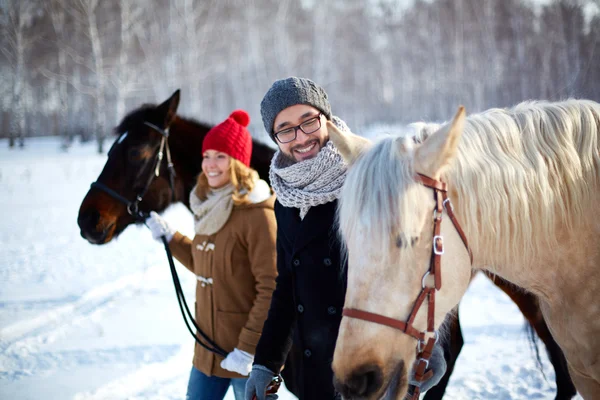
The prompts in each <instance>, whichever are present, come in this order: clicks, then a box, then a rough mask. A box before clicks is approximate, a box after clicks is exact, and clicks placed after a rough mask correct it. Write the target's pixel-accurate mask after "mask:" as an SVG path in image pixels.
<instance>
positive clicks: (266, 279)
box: [169, 195, 277, 378]
mask: <svg viewBox="0 0 600 400" xmlns="http://www.w3.org/2000/svg"><path fill="white" fill-rule="evenodd" d="M274 202H275V196H274V195H272V196H271V197H270V198H269V199H267V200H265V201H263V202H260V203H256V204H245V205H240V206H234V207H233V210H232V212H231V215H230V217H229V219H228V220H227V222H226V223H225V225H224V226H223V227H222V228H221V229H220V230H219V231H218V232H217V233H215V234H213V235H208V236H207V235H196V236H195V237H194V239H193V240H190V239H189V238H188V237H187V236H184V235H182V234H181V233H179V232H177V233H176V234H175V235H174V236H173V239H172V240H171V242H170V243H169V247H170V248H171V251H172V253H173V255H174V256H175V258H177V260H179V262H181V263H182V264H183V265H184V266H185V267H186V268H187V269H189V270H190V271H192V272H193V273H194V274H195V275H196V278H197V280H198V282H197V285H196V307H195V311H196V322H197V324H198V326H199V327H200V329H202V331H203V332H204V333H205V334H206V335H207V336H208V337H210V338H211V339H212V340H213V341H214V342H215V343H216V344H217V345H219V346H220V347H221V348H223V349H224V350H225V351H227V352H230V351H232V350H233V349H234V348H236V347H237V348H238V349H240V350H243V351H246V352H248V353H251V354H254V353H255V349H256V344H257V343H258V339H259V338H260V334H261V331H262V327H263V323H264V321H265V319H266V318H267V312H268V310H269V305H270V302H271V294H272V292H273V290H274V288H275V278H276V276H277V267H276V263H277V254H276V253H277V252H276V247H275V240H276V235H277V225H276V222H275V213H274V211H273V206H274ZM222 360H223V357H221V356H219V355H215V354H214V353H212V352H210V351H208V350H206V349H204V348H202V347H201V346H200V345H198V344H197V343H196V344H195V349H194V360H193V363H194V366H195V367H196V368H197V369H198V370H200V371H201V372H203V373H204V374H206V375H208V376H212V375H215V376H218V377H222V378H240V377H242V376H241V375H239V374H237V373H235V372H231V371H227V370H224V369H222V368H221V366H220V363H221V361H222Z"/></svg>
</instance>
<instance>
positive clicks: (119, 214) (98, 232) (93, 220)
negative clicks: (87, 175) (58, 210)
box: [77, 189, 128, 244]
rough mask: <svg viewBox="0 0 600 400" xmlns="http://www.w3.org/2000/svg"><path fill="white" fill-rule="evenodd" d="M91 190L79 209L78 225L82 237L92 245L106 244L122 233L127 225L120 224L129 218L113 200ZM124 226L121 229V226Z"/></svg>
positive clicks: (123, 208)
mask: <svg viewBox="0 0 600 400" xmlns="http://www.w3.org/2000/svg"><path fill="white" fill-rule="evenodd" d="M92 191H93V189H92V190H90V191H89V192H88V193H87V195H86V196H85V198H84V199H83V202H82V203H81V207H80V208H79V215H78V216H77V225H78V226H79V229H80V232H81V237H82V238H84V239H85V240H87V241H88V242H90V243H91V244H106V243H108V242H110V241H111V240H112V239H113V238H114V237H115V236H116V235H118V233H120V232H121V231H122V230H123V229H124V227H125V226H127V223H125V224H121V223H118V222H119V221H122V220H123V218H126V217H127V216H128V214H127V211H126V210H125V207H124V206H122V205H121V204H119V203H117V202H115V201H114V200H113V199H112V198H110V197H108V196H106V195H104V194H103V193H100V192H98V191H95V193H91V192H92ZM120 225H123V226H122V227H121V228H120V229H119V226H120Z"/></svg>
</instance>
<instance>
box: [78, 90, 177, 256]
mask: <svg viewBox="0 0 600 400" xmlns="http://www.w3.org/2000/svg"><path fill="white" fill-rule="evenodd" d="M178 105H179V90H177V91H176V92H175V93H174V94H173V95H172V96H171V97H170V98H169V99H168V100H166V101H165V102H164V103H162V104H160V105H158V106H156V105H143V106H142V107H140V108H138V109H137V110H134V111H133V112H131V113H129V114H128V115H127V116H126V117H125V118H124V119H123V120H122V121H121V123H120V124H119V126H118V127H117V128H116V129H115V132H116V134H117V135H118V138H117V139H116V140H115V142H114V143H113V145H112V147H111V149H110V150H109V152H108V160H107V161H106V164H105V165H104V169H103V170H102V172H101V173H100V176H99V177H98V179H97V182H99V183H101V184H102V185H104V186H106V187H108V188H109V189H111V190H113V191H114V192H116V193H118V194H119V195H121V196H122V197H124V198H125V199H128V200H129V201H133V200H134V199H135V197H136V195H138V194H139V193H140V192H141V191H142V190H143V189H144V187H145V186H146V185H147V184H148V182H149V181H150V179H151V177H152V176H154V168H155V165H156V161H157V154H158V151H159V146H160V142H161V139H162V135H161V133H160V132H158V131H157V130H156V129H153V128H151V127H149V126H147V125H145V123H150V124H152V125H155V126H156V127H158V128H160V129H163V130H166V129H167V128H169V127H171V124H172V123H173V121H174V120H175V118H176V117H175V113H176V111H177V106H178ZM178 186H180V185H175V188H177V187H178ZM174 195H175V194H174V192H173V190H172V188H171V186H170V184H169V173H168V171H167V164H166V160H164V159H163V161H162V163H161V167H160V175H159V177H158V178H155V179H153V180H152V183H151V184H150V186H149V188H148V191H147V192H146V194H145V195H144V199H143V201H142V202H141V203H140V205H139V207H140V209H141V210H144V211H150V210H156V211H162V210H164V209H165V208H166V207H167V206H168V205H169V204H170V203H171V202H172V199H173V198H174ZM134 222H136V221H135V219H134V218H133V217H132V216H131V215H130V214H129V213H128V211H127V207H126V204H124V203H123V202H120V201H118V200H116V199H115V198H113V197H112V196H110V195H109V194H107V193H106V192H105V191H102V190H100V189H98V188H94V187H92V188H91V189H90V190H89V191H88V193H87V194H86V196H85V198H84V199H83V202H82V203H81V207H80V208H79V216H78V217H77V224H78V225H79V228H80V229H81V236H82V237H83V238H84V239H86V240H88V241H89V242H90V243H92V244H104V243H108V242H110V241H111V240H112V239H113V238H114V237H116V236H117V235H119V234H120V233H121V232H122V231H123V230H124V229H125V228H126V227H127V226H128V225H129V224H131V223H134Z"/></svg>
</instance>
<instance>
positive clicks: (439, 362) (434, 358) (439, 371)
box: [246, 341, 446, 393]
mask: <svg viewBox="0 0 600 400" xmlns="http://www.w3.org/2000/svg"><path fill="white" fill-rule="evenodd" d="M429 369H432V370H433V376H432V377H431V378H429V379H427V380H426V381H424V382H417V381H415V379H414V378H415V374H414V372H411V377H410V379H409V381H408V383H409V384H410V385H413V386H419V387H420V389H421V393H425V392H426V391H428V390H429V389H431V388H432V387H434V386H435V385H437V384H438V382H439V381H440V380H441V379H442V377H443V376H444V374H445V373H446V359H445V358H444V350H443V349H442V345H441V344H440V343H439V341H438V342H436V343H435V345H434V346H433V351H432V352H431V358H430V359H429ZM246 387H247V386H246Z"/></svg>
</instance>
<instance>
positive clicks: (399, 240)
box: [396, 233, 419, 249]
mask: <svg viewBox="0 0 600 400" xmlns="http://www.w3.org/2000/svg"><path fill="white" fill-rule="evenodd" d="M418 241H419V237H418V236H413V237H411V238H410V240H408V238H407V237H406V236H404V234H403V233H401V234H399V235H398V236H397V237H396V247H398V248H399V249H405V248H406V247H408V246H409V245H410V247H413V246H414V245H415V244H417V242H418Z"/></svg>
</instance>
